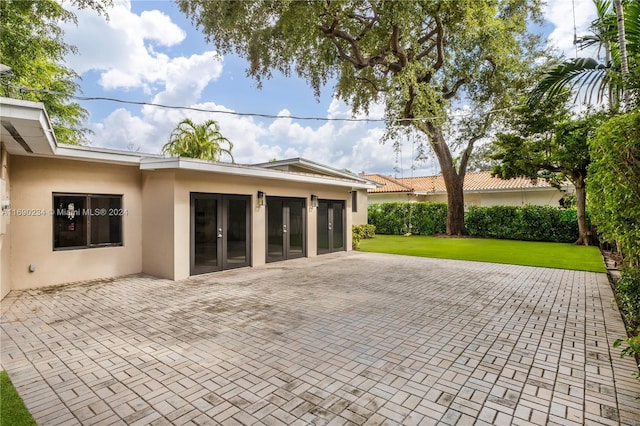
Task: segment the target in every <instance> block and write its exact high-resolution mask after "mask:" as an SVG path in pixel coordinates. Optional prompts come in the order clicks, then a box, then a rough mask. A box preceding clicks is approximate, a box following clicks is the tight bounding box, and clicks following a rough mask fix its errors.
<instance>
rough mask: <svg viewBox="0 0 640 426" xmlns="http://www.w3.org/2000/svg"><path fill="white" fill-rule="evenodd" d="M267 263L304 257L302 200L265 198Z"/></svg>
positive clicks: (304, 224) (303, 204) (304, 201)
mask: <svg viewBox="0 0 640 426" xmlns="http://www.w3.org/2000/svg"><path fill="white" fill-rule="evenodd" d="M266 204H267V231H266V232H267V262H276V261H279V260H286V259H294V258H297V257H304V256H305V254H306V238H305V235H306V232H305V229H306V223H305V222H306V220H305V219H306V217H305V206H306V200H305V199H304V198H281V197H267V203H266Z"/></svg>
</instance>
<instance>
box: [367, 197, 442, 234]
mask: <svg viewBox="0 0 640 426" xmlns="http://www.w3.org/2000/svg"><path fill="white" fill-rule="evenodd" d="M368 222H369V223H370V224H372V225H375V230H376V232H377V233H378V234H386V235H402V234H406V233H407V232H411V233H412V234H417V235H434V234H443V233H444V232H445V231H446V229H447V205H446V204H445V203H428V202H412V203H408V202H407V203H400V202H393V203H381V204H371V205H370V206H369V210H368Z"/></svg>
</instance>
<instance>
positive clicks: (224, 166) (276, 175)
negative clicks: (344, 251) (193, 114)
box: [140, 157, 374, 189]
mask: <svg viewBox="0 0 640 426" xmlns="http://www.w3.org/2000/svg"><path fill="white" fill-rule="evenodd" d="M140 169H141V170H191V171H199V172H208V173H219V174H229V175H234V176H244V177H252V178H260V179H273V180H284V181H292V182H302V183H313V184H323V185H333V186H341V187H349V188H352V189H369V188H374V185H373V184H369V183H365V182H358V181H354V180H349V179H340V178H333V177H329V176H318V175H312V174H305V173H294V172H284V171H282V170H272V169H269V168H263V167H259V166H243V165H237V164H228V163H214V162H210V161H204V160H196V159H193V158H182V157H171V158H158V159H156V158H144V159H142V161H141V162H140Z"/></svg>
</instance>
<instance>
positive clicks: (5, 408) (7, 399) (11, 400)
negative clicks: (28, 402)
mask: <svg viewBox="0 0 640 426" xmlns="http://www.w3.org/2000/svg"><path fill="white" fill-rule="evenodd" d="M0 425H3V426H4V425H7V426H8V425H12V426H30V425H33V426H36V422H35V421H34V420H33V417H31V414H30V413H29V411H28V410H27V409H26V407H25V406H24V403H23V402H22V398H20V395H18V392H16V390H15V388H14V387H13V384H12V383H11V380H10V379H9V375H8V374H7V372H6V371H0Z"/></svg>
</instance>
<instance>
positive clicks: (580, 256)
mask: <svg viewBox="0 0 640 426" xmlns="http://www.w3.org/2000/svg"><path fill="white" fill-rule="evenodd" d="M360 250H361V251H369V252H377V253H391V254H404V255H407V256H421V257H435V258H440V259H458V260H476V261H479V262H494V263H508V264H511V265H525V266H542V267H546V268H559V269H574V270H578V271H593V272H606V270H605V267H604V263H603V262H602V258H601V257H600V250H598V248H597V247H585V246H576V245H574V244H564V243H542V242H531V241H512V240H492V239H485V238H438V237H426V236H422V235H412V236H410V237H405V236H401V235H376V236H375V237H374V238H372V239H368V240H362V241H361V242H360Z"/></svg>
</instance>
